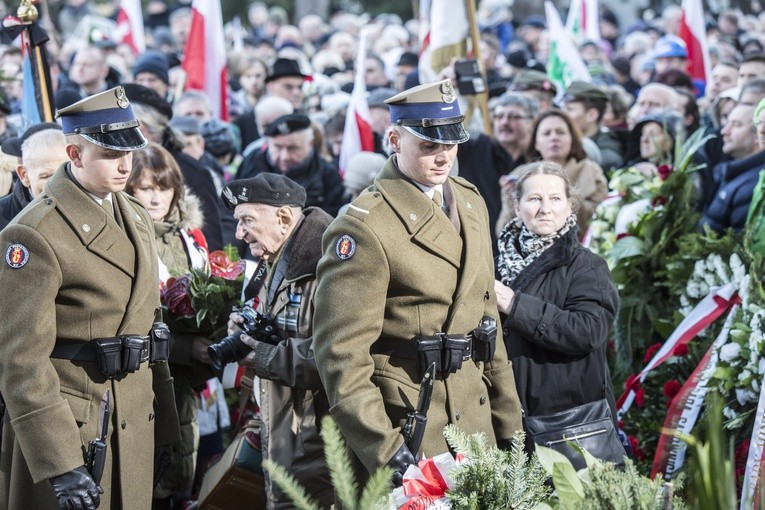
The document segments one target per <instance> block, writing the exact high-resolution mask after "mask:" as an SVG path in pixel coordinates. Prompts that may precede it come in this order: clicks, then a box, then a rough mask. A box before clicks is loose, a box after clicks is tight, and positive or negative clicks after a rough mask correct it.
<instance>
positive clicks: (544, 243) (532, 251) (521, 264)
mask: <svg viewBox="0 0 765 510" xmlns="http://www.w3.org/2000/svg"><path fill="white" fill-rule="evenodd" d="M575 225H576V214H571V215H569V217H568V218H566V222H565V223H564V224H563V226H562V227H561V228H560V229H559V230H558V231H557V232H555V233H553V234H550V235H548V236H539V235H537V234H534V233H533V232H531V231H529V229H528V228H526V225H525V224H523V222H522V221H521V219H520V218H515V219H514V220H513V221H511V222H510V223H508V224H507V226H506V227H505V228H504V230H502V233H501V234H500V235H499V239H497V244H498V246H499V255H498V257H497V271H498V272H499V275H500V280H501V281H502V283H503V284H505V285H507V286H508V287H509V286H511V285H512V283H513V282H514V281H515V279H516V278H517V277H518V275H519V274H520V273H521V271H523V270H524V269H525V268H526V267H528V266H529V265H530V264H531V263H532V262H533V261H534V260H536V259H537V258H538V257H539V256H540V255H541V254H542V253H543V252H544V251H545V250H546V249H547V248H549V247H550V246H552V245H553V244H555V241H557V240H558V239H560V238H561V237H563V236H564V235H565V234H566V233H567V232H568V231H569V230H571V228H572V227H574V226H575Z"/></svg>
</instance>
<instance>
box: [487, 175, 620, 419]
mask: <svg viewBox="0 0 765 510" xmlns="http://www.w3.org/2000/svg"><path fill="white" fill-rule="evenodd" d="M574 193H575V192H574V190H573V189H572V186H571V183H570V181H569V180H568V178H567V177H566V175H565V173H563V170H562V168H561V167H560V166H559V165H557V164H555V163H551V162H538V163H530V164H528V165H525V166H524V167H522V170H521V173H520V178H519V179H518V182H517V184H516V188H515V192H514V199H515V200H514V201H515V215H516V218H515V219H514V220H513V221H511V222H510V223H508V224H507V225H506V226H505V228H504V230H503V231H502V233H501V234H500V237H499V241H498V244H499V253H500V254H499V256H498V257H497V273H498V277H499V280H498V281H496V282H495V290H496V292H497V306H498V308H499V311H500V313H501V314H502V315H501V316H502V320H503V331H504V339H505V344H506V346H507V352H508V357H509V358H510V359H511V360H512V362H513V369H514V372H515V380H516V387H517V390H518V396H519V397H520V401H521V405H522V406H523V410H524V413H525V416H526V417H529V416H541V415H551V414H554V413H557V412H559V411H564V410H569V409H571V408H574V407H576V406H579V405H581V404H586V403H589V402H595V401H598V400H600V399H603V398H605V399H606V401H607V403H608V407H609V408H610V410H611V417H612V419H613V420H614V423H615V417H616V410H615V404H614V394H613V388H612V386H611V380H610V379H611V377H610V374H609V370H608V366H607V364H606V342H607V339H608V333H609V330H610V328H611V324H612V323H613V320H614V316H615V314H616V309H617V306H618V304H619V296H618V294H617V291H616V287H615V285H614V283H613V280H612V279H611V273H610V271H609V269H608V266H607V265H606V262H605V261H604V260H603V259H602V258H600V257H599V256H597V255H595V254H593V253H592V252H591V251H590V250H588V249H587V248H584V247H583V246H582V245H581V244H580V242H579V240H578V237H577V227H576V209H577V199H576V197H575V196H574Z"/></svg>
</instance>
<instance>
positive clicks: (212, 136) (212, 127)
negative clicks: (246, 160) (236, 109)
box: [202, 119, 242, 158]
mask: <svg viewBox="0 0 765 510" xmlns="http://www.w3.org/2000/svg"><path fill="white" fill-rule="evenodd" d="M202 137H203V138H204V139H205V150H206V151H207V152H209V153H210V154H212V155H213V156H215V157H216V158H221V157H223V156H228V155H229V154H234V153H237V152H239V149H240V147H241V145H242V141H241V137H240V136H239V133H238V131H237V130H236V129H235V127H234V125H233V124H230V123H228V122H223V121H220V120H218V119H210V120H208V121H206V122H204V123H203V124H202Z"/></svg>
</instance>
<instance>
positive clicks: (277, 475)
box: [263, 459, 319, 510]
mask: <svg viewBox="0 0 765 510" xmlns="http://www.w3.org/2000/svg"><path fill="white" fill-rule="evenodd" d="M263 469H264V470H265V471H266V472H267V473H268V475H269V477H270V478H271V482H272V483H275V484H276V485H277V486H279V488H280V489H281V490H282V491H283V492H284V493H285V494H286V495H287V497H289V498H290V499H291V500H292V502H293V503H294V504H295V508H296V509H297V510H319V505H317V504H316V502H315V501H314V500H313V499H311V498H310V497H309V496H308V494H307V493H306V490H305V489H304V488H303V487H301V485H300V483H298V481H297V479H296V478H295V477H294V476H292V475H291V474H290V473H289V472H287V470H286V469H285V468H284V467H283V466H280V465H279V464H277V463H275V462H274V461H272V460H271V459H264V460H263Z"/></svg>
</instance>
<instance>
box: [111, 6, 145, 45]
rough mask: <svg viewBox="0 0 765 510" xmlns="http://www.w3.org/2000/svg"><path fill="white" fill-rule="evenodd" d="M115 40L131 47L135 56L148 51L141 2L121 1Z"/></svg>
mask: <svg viewBox="0 0 765 510" xmlns="http://www.w3.org/2000/svg"><path fill="white" fill-rule="evenodd" d="M115 40H116V41H117V42H118V43H124V44H127V45H128V46H130V48H131V49H132V50H133V55H140V54H141V53H143V52H145V51H146V40H145V39H144V29H143V11H141V0H120V3H119V9H118V10H117V34H116V37H115Z"/></svg>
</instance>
